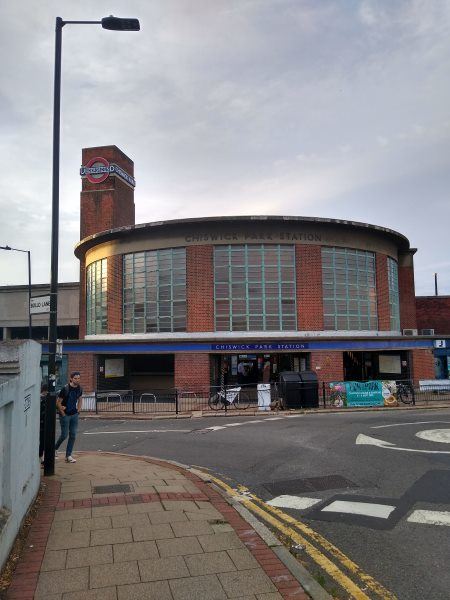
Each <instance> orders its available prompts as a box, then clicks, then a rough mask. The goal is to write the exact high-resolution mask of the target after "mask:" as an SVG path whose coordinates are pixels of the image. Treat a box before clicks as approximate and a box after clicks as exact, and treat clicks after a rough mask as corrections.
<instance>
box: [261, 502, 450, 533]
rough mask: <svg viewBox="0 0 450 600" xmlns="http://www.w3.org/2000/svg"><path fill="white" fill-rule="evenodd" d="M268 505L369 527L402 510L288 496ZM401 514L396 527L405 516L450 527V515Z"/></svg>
mask: <svg viewBox="0 0 450 600" xmlns="http://www.w3.org/2000/svg"><path fill="white" fill-rule="evenodd" d="M266 504H268V505H269V506H273V507H276V508H287V509H293V510H299V511H304V512H305V516H306V517H307V518H312V519H321V518H322V517H323V518H325V515H326V520H330V517H331V516H332V515H335V517H336V520H338V518H341V517H342V516H343V515H346V516H347V517H352V516H353V517H355V522H357V523H358V524H363V523H361V521H360V520H359V518H361V517H367V518H368V520H367V521H366V524H367V525H368V526H370V523H371V520H379V521H381V520H382V521H385V522H386V521H388V520H389V519H390V518H391V517H392V516H393V514H394V513H395V511H396V510H397V511H398V510H399V508H400V506H399V505H397V504H395V503H390V504H389V503H385V502H383V501H382V499H372V501H369V500H367V501H365V500H364V501H363V500H360V499H359V500H353V499H352V500H344V499H342V497H340V498H339V499H335V498H329V499H320V498H310V497H308V496H293V495H288V494H283V495H280V496H276V497H275V498H272V499H271V500H268V501H266ZM319 505H320V506H319ZM401 513H403V514H400V515H398V517H397V518H396V519H395V522H394V523H393V525H395V524H396V523H397V522H398V521H399V520H401V517H402V516H406V515H408V516H407V517H406V519H405V521H406V522H408V523H415V524H419V525H434V526H447V527H450V511H438V510H424V509H413V510H410V511H408V510H406V511H405V510H402V511H401ZM408 513H409V514H408ZM399 517H400V518H399ZM372 523H373V521H372Z"/></svg>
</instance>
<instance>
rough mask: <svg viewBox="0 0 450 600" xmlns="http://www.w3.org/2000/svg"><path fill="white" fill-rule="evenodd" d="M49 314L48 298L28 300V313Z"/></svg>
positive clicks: (40, 297) (41, 297)
mask: <svg viewBox="0 0 450 600" xmlns="http://www.w3.org/2000/svg"><path fill="white" fill-rule="evenodd" d="M48 312H50V296H35V297H34V298H31V300H30V313H31V314H32V315H39V314H42V313H48Z"/></svg>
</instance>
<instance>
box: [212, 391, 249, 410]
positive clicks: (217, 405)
mask: <svg viewBox="0 0 450 600" xmlns="http://www.w3.org/2000/svg"><path fill="white" fill-rule="evenodd" d="M208 406H209V408H211V410H223V409H225V408H230V407H231V406H232V407H233V408H239V409H242V410H245V409H247V408H248V407H249V406H250V398H249V396H248V394H247V392H243V391H242V390H241V388H240V387H236V388H228V389H227V390H218V391H217V392H216V393H215V394H213V395H212V396H211V397H210V398H209V400H208Z"/></svg>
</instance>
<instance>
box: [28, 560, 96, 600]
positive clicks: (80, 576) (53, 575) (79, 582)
mask: <svg viewBox="0 0 450 600" xmlns="http://www.w3.org/2000/svg"><path fill="white" fill-rule="evenodd" d="M88 583H89V569H88V568H87V567H84V568H80V569H65V570H63V571H50V572H43V573H41V574H40V575H39V580H38V584H37V588H36V593H35V595H34V597H35V599H36V600H41V599H42V600H46V599H47V598H48V596H50V594H58V593H59V594H62V593H63V592H77V591H81V590H87V589H88Z"/></svg>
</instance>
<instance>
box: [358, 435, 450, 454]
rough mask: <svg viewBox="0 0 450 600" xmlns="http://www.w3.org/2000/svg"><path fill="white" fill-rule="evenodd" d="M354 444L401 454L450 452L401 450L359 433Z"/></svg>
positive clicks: (443, 451)
mask: <svg viewBox="0 0 450 600" xmlns="http://www.w3.org/2000/svg"><path fill="white" fill-rule="evenodd" d="M355 444H365V445H368V446H378V447H379V448H384V449H385V450H401V451H403V452H418V453H421V454H450V451H448V450H422V449H420V448H401V447H400V446H396V445H395V444H391V442H385V441H384V440H379V439H377V438H373V437H370V436H368V435H364V434H363V433H360V434H359V435H358V437H357V438H356V441H355Z"/></svg>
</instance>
